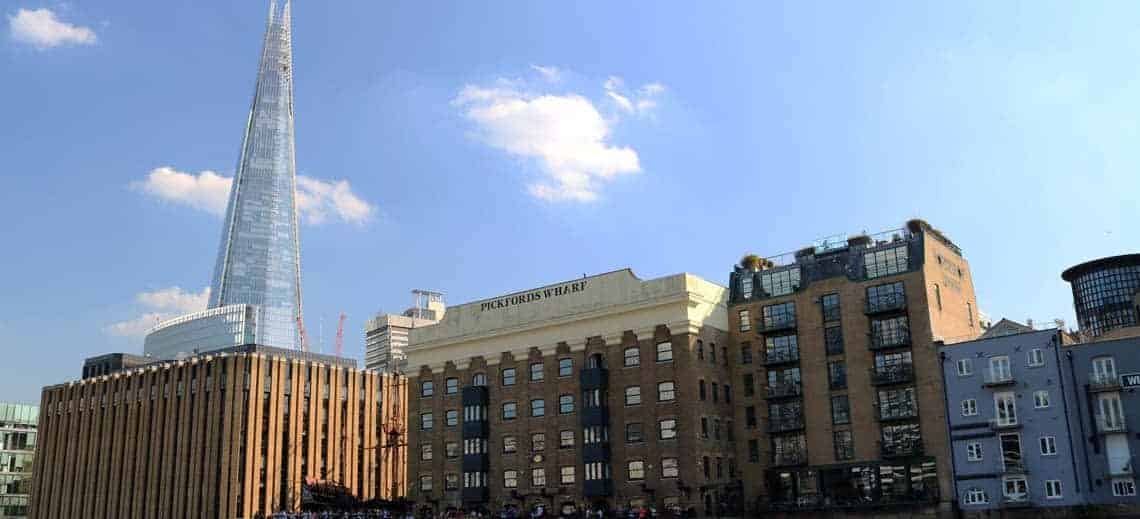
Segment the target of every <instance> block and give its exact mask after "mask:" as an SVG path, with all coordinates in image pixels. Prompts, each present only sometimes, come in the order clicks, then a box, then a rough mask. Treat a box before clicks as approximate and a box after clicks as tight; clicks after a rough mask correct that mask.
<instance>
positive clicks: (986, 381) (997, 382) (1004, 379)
mask: <svg viewBox="0 0 1140 519" xmlns="http://www.w3.org/2000/svg"><path fill="white" fill-rule="evenodd" d="M1015 382H1016V381H1015V380H1014V379H1013V371H994V370H986V371H985V374H984V375H983V376H982V385H985V386H1005V385H1009V384H1013V383H1015Z"/></svg>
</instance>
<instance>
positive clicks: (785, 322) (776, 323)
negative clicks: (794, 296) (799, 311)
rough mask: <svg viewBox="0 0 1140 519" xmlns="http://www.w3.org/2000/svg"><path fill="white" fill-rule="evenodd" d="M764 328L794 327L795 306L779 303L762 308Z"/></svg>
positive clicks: (793, 304)
mask: <svg viewBox="0 0 1140 519" xmlns="http://www.w3.org/2000/svg"><path fill="white" fill-rule="evenodd" d="M763 314H764V328H765V329H777V328H783V327H788V326H795V325H796V304H795V303H791V302H789V303H781V304H778V305H768V306H765V307H764V308H763Z"/></svg>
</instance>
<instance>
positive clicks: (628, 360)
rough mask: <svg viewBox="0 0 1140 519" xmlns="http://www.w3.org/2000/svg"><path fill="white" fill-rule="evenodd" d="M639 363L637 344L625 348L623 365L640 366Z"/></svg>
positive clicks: (639, 356)
mask: <svg viewBox="0 0 1140 519" xmlns="http://www.w3.org/2000/svg"><path fill="white" fill-rule="evenodd" d="M640 365H641V350H640V349H638V347H637V346H632V347H629V348H626V349H625V366H626V367H632V366H640Z"/></svg>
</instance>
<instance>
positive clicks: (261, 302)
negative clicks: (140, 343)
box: [144, 0, 301, 358]
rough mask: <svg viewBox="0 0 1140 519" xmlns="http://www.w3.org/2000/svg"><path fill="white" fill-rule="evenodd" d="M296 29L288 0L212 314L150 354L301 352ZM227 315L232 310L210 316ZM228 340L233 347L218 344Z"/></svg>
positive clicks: (271, 44) (169, 333)
mask: <svg viewBox="0 0 1140 519" xmlns="http://www.w3.org/2000/svg"><path fill="white" fill-rule="evenodd" d="M290 22H291V15H290V2H289V0H285V2H284V3H283V4H278V2H277V1H276V0H273V1H272V2H271V3H270V7H269V22H268V27H267V28H266V31H265V41H264V43H263V45H262V51H261V60H260V64H259V66H258V71H257V86H256V88H255V89H254V92H253V103H252V105H251V107H250V110H249V118H248V120H247V122H246V128H245V135H244V137H243V138H242V145H241V155H240V157H239V158H238V164H237V171H236V173H235V174H234V181H233V187H232V188H231V189H230V199H229V204H228V206H227V208H226V216H225V221H224V223H223V227H222V241H221V245H220V247H219V250H218V258H217V263H216V264H215V266H214V277H213V282H212V284H211V287H212V290H211V292H210V302H209V308H208V309H207V311H206V312H198V313H196V314H190V315H187V316H182V317H179V318H177V319H172V320H170V321H166V322H164V323H160V324H159V325H157V326H155V327H154V328H152V329H151V331H150V332H149V333H148V335H147V338H146V344H145V346H144V351H145V352H146V353H147V354H148V355H152V356H155V357H159V358H172V357H173V356H174V355H175V354H176V353H191V352H193V351H207V350H212V349H218V348H220V347H226V346H234V345H240V344H248V343H250V342H256V343H257V344H261V345H264V346H274V347H278V348H293V349H300V346H301V340H300V333H299V331H298V319H299V317H300V315H301V249H300V239H299V236H298V225H297V190H296V183H297V178H296V167H295V163H294V150H293V48H292V47H293V46H292V36H291V29H290V25H291V23H290ZM239 305H240V306H239ZM250 306H252V307H254V308H252V309H251V308H249V307H250ZM222 308H227V309H230V310H232V311H229V310H227V311H225V312H222V313H219V312H211V310H215V309H222ZM223 313H224V314H225V315H222V314H223ZM254 316H256V317H254ZM239 321H240V322H239ZM213 323H216V325H217V329H216V330H213V329H204V328H214V327H215V324H213ZM205 337H212V338H213V339H211V340H205V339H204V338H205ZM225 337H232V341H230V340H229V339H226V340H221V341H219V338H223V339H224V338H225ZM188 341H189V342H188ZM226 343H228V344H226Z"/></svg>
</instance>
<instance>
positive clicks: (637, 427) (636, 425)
mask: <svg viewBox="0 0 1140 519" xmlns="http://www.w3.org/2000/svg"><path fill="white" fill-rule="evenodd" d="M643 441H645V432H644V431H643V430H642V427H641V423H640V422H632V423H627V424H625V442H626V443H639V442H643Z"/></svg>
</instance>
